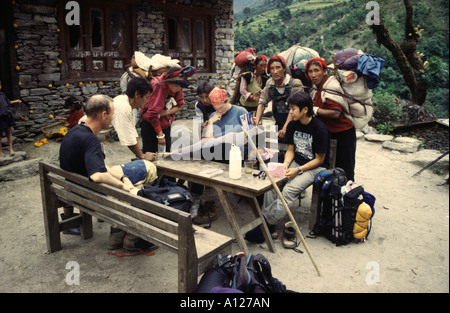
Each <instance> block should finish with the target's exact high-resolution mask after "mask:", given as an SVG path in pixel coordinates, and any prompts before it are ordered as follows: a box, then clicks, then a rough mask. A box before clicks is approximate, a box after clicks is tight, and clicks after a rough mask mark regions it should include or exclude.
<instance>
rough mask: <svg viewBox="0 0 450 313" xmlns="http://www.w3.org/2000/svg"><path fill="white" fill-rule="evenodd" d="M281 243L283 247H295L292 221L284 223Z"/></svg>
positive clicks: (295, 239)
mask: <svg viewBox="0 0 450 313" xmlns="http://www.w3.org/2000/svg"><path fill="white" fill-rule="evenodd" d="M282 243H283V247H284V248H285V249H294V248H296V247H297V236H296V235H295V229H294V223H293V222H292V221H290V222H287V223H286V224H285V225H284V229H283V240H282Z"/></svg>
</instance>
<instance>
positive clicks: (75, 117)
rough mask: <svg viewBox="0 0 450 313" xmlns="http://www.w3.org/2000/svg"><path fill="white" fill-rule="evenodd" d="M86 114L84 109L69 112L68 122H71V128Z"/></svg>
mask: <svg viewBox="0 0 450 313" xmlns="http://www.w3.org/2000/svg"><path fill="white" fill-rule="evenodd" d="M83 115H84V112H83V110H77V111H73V112H71V113H70V114H69V116H68V117H67V122H68V123H69V128H72V127H74V126H76V125H77V124H78V121H79V120H80V118H82V117H83Z"/></svg>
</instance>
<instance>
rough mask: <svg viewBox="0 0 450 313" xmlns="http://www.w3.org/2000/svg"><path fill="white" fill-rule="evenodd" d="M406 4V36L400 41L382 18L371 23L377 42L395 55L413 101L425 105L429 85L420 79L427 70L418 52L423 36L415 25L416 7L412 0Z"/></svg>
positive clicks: (406, 1) (404, 0)
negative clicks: (377, 21) (394, 36)
mask: <svg viewBox="0 0 450 313" xmlns="http://www.w3.org/2000/svg"><path fill="white" fill-rule="evenodd" d="M403 4H404V6H405V13H406V15H405V21H404V38H403V41H402V42H401V43H398V42H397V41H396V40H394V38H393V37H392V35H391V32H390V30H389V29H388V27H387V26H386V24H385V22H384V21H383V20H382V19H381V15H380V21H379V23H373V24H372V25H370V26H369V27H370V29H371V30H372V32H373V33H374V34H375V36H376V38H377V42H378V43H379V44H381V45H383V46H385V47H386V48H387V49H388V50H389V51H390V52H391V54H392V55H393V57H394V59H395V61H396V62H397V65H398V67H399V70H400V72H401V73H402V76H403V79H404V81H405V83H406V85H407V86H408V88H409V90H410V92H411V101H412V102H414V103H416V104H418V105H423V103H424V102H425V99H426V96H427V85H426V83H425V82H424V81H423V80H421V79H420V75H421V74H422V73H424V72H425V68H424V62H423V61H422V59H421V55H420V54H419V53H417V45H418V43H419V39H420V37H421V34H420V33H421V30H420V29H419V28H418V27H415V25H414V8H413V6H412V4H411V1H410V0H403Z"/></svg>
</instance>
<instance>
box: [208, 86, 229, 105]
mask: <svg viewBox="0 0 450 313" xmlns="http://www.w3.org/2000/svg"><path fill="white" fill-rule="evenodd" d="M209 99H210V100H211V104H212V105H219V104H222V103H224V102H226V101H228V93H227V92H226V91H225V90H223V89H220V88H217V87H214V89H213V90H212V91H211V92H210V93H209Z"/></svg>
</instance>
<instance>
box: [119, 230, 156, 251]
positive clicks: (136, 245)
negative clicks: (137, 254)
mask: <svg viewBox="0 0 450 313" xmlns="http://www.w3.org/2000/svg"><path fill="white" fill-rule="evenodd" d="M123 248H124V249H126V250H128V251H139V250H145V251H153V250H156V249H158V246H156V245H154V244H152V243H150V242H148V241H145V240H144V239H142V238H139V237H138V236H135V235H132V234H130V233H128V234H127V235H126V236H125V239H124V240H123Z"/></svg>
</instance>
